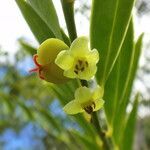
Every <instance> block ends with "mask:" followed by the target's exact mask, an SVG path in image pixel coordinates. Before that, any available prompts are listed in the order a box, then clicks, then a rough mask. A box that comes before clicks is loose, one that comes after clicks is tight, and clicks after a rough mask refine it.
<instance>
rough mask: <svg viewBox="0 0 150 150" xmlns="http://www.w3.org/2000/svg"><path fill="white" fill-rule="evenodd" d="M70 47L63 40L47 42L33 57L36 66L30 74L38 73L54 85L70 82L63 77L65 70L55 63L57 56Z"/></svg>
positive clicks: (53, 39) (48, 40) (51, 39)
mask: <svg viewBox="0 0 150 150" xmlns="http://www.w3.org/2000/svg"><path fill="white" fill-rule="evenodd" d="M64 49H69V47H68V46H67V45H66V44H65V43H64V42H63V41H61V40H59V39H55V38H50V39H47V40H45V41H44V42H43V43H42V44H41V45H40V46H39V48H38V50H37V54H35V55H34V56H33V61H34V63H35V65H36V67H35V68H34V69H31V70H30V72H37V73H38V75H39V77H40V78H41V79H43V80H46V81H48V82H52V83H56V84H58V83H64V82H66V81H67V80H68V78H66V77H65V76H64V75H63V70H62V69H61V68H59V67H58V66H57V65H56V64H55V63H54V61H55V59H56V56H57V54H58V53H59V52H60V51H62V50H64Z"/></svg>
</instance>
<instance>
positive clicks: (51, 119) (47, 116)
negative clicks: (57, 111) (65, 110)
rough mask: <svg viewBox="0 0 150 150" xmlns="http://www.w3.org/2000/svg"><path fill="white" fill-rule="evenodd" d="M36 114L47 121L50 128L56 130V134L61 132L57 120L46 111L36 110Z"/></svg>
mask: <svg viewBox="0 0 150 150" xmlns="http://www.w3.org/2000/svg"><path fill="white" fill-rule="evenodd" d="M37 113H39V115H41V117H42V118H43V119H45V120H46V121H48V123H50V124H51V125H52V127H53V128H54V129H56V130H57V131H58V132H61V131H62V129H63V127H62V126H60V124H59V123H58V121H57V119H56V118H55V117H53V116H52V114H51V113H50V112H49V111H48V110H45V109H41V108H38V110H37Z"/></svg>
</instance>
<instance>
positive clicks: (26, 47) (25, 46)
mask: <svg viewBox="0 0 150 150" xmlns="http://www.w3.org/2000/svg"><path fill="white" fill-rule="evenodd" d="M18 41H19V44H20V45H21V47H22V48H23V49H24V50H25V51H26V52H28V53H29V54H30V55H34V54H35V53H36V52H37V50H36V48H34V47H32V46H31V45H30V44H28V43H27V42H26V41H25V40H23V39H19V40H18Z"/></svg>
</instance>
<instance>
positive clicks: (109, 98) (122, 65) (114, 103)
mask: <svg viewBox="0 0 150 150" xmlns="http://www.w3.org/2000/svg"><path fill="white" fill-rule="evenodd" d="M133 56H134V49H133V24H132V21H131V23H130V25H129V28H128V31H127V34H126V37H125V40H124V43H123V45H122V49H121V52H120V54H119V57H118V59H117V61H116V63H115V65H114V67H113V70H112V72H111V73H110V75H109V77H108V80H107V82H106V84H105V94H104V99H105V112H106V116H107V119H108V122H109V124H110V125H111V126H113V125H112V124H113V119H114V117H115V113H116V111H117V110H118V108H119V103H120V100H121V97H122V93H123V91H124V88H125V85H126V82H127V80H128V78H129V71H131V68H132V65H131V64H132V61H133Z"/></svg>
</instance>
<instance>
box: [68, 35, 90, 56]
mask: <svg viewBox="0 0 150 150" xmlns="http://www.w3.org/2000/svg"><path fill="white" fill-rule="evenodd" d="M88 52H89V48H88V38H87V37H85V36H82V37H79V38H77V39H75V40H74V41H73V43H72V44H71V47H70V53H71V54H72V55H73V56H74V57H81V56H85V55H86V54H87V53H88Z"/></svg>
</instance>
